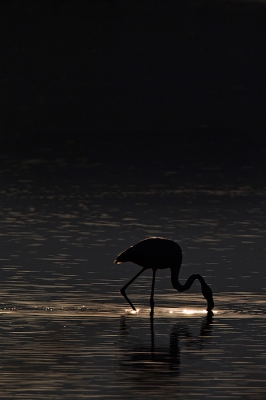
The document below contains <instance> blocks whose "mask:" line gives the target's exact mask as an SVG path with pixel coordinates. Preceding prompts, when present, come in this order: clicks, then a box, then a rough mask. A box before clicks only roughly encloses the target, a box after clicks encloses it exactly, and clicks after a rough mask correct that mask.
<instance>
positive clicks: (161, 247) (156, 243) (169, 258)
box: [114, 237, 182, 269]
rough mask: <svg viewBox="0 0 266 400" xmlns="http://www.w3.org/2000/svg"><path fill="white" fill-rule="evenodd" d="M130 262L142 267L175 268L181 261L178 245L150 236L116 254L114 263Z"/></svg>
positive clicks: (168, 240)
mask: <svg viewBox="0 0 266 400" xmlns="http://www.w3.org/2000/svg"><path fill="white" fill-rule="evenodd" d="M127 261H128V262H132V263H134V264H137V265H139V266H140V267H142V268H146V269H148V268H151V269H165V268H177V267H178V266H179V268H180V266H181V263H182V251H181V248H180V246H179V245H178V244H177V243H176V242H173V241H172V240H170V239H165V238H159V237H152V238H148V239H144V240H141V241H140V242H138V243H136V244H135V245H134V246H131V247H129V248H128V249H127V250H125V251H123V252H122V253H120V254H119V255H118V257H117V258H116V260H115V261H114V262H115V263H116V264H120V263H123V262H127Z"/></svg>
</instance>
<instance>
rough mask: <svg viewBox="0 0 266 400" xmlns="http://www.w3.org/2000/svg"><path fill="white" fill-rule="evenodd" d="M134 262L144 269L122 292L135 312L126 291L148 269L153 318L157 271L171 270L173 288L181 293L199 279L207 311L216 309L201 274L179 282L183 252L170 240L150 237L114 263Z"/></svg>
mask: <svg viewBox="0 0 266 400" xmlns="http://www.w3.org/2000/svg"><path fill="white" fill-rule="evenodd" d="M127 261H129V262H133V263H134V264H137V265H139V266H140V267H142V270H141V271H139V272H138V273H137V275H135V276H134V277H133V278H132V279H131V280H130V281H129V282H128V283H127V284H126V285H125V286H123V287H122V289H121V290H120V292H121V294H122V295H123V296H124V298H125V299H126V301H127V302H128V303H129V304H130V306H131V307H132V309H133V310H135V311H136V308H135V307H134V305H133V303H132V302H131V301H130V300H129V298H128V297H127V295H126V289H127V288H128V286H129V285H131V283H132V282H134V281H135V279H137V277H138V276H140V275H141V274H142V273H143V272H144V271H145V270H146V269H152V273H153V276H152V287H151V297H150V307H151V314H150V315H151V317H152V316H153V312H154V298H153V297H154V285H155V275H156V271H157V269H165V268H170V270H171V281H172V285H173V287H174V288H175V289H176V290H178V291H179V292H184V291H185V290H188V289H189V288H190V287H191V286H192V284H193V282H194V281H195V280H196V279H198V281H199V282H200V284H201V292H202V294H203V297H204V298H205V299H206V300H207V311H208V313H209V314H210V313H211V314H212V311H211V310H212V309H213V307H214V301H213V298H212V290H211V288H210V287H209V286H208V285H207V283H206V282H205V280H204V279H203V277H202V276H201V275H199V274H193V275H191V276H190V277H189V278H188V279H187V281H186V283H185V284H184V285H182V284H181V283H180V282H179V279H178V275H179V271H180V267H181V263H182V250H181V248H180V246H179V245H178V244H177V243H176V242H174V241H173V240H170V239H165V238H161V237H150V238H147V239H144V240H141V241H140V242H138V243H136V244H135V245H134V246H131V247H129V248H128V249H127V250H125V251H123V252H122V253H120V254H119V255H118V256H117V258H116V259H115V261H114V263H116V264H121V263H123V262H127Z"/></svg>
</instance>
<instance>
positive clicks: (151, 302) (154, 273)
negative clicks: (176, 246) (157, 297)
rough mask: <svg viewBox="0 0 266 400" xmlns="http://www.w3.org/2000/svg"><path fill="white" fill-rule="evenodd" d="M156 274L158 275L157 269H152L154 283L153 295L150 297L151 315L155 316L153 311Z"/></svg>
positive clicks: (152, 286)
mask: <svg viewBox="0 0 266 400" xmlns="http://www.w3.org/2000/svg"><path fill="white" fill-rule="evenodd" d="M155 275H156V269H153V270H152V285H151V297H150V306H151V314H150V315H151V317H153V311H154V286H155Z"/></svg>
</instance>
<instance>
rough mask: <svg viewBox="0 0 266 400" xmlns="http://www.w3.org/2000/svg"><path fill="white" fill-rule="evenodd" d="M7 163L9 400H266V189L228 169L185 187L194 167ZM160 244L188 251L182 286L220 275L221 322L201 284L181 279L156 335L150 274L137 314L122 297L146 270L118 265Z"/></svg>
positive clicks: (137, 296) (137, 294) (3, 309)
mask: <svg viewBox="0 0 266 400" xmlns="http://www.w3.org/2000/svg"><path fill="white" fill-rule="evenodd" d="M1 163H2V170H1V171H2V172H1V182H2V184H1V208H0V213H1V224H0V235H1V284H0V285H1V286H0V289H1V306H0V313H1V324H0V335H1V340H0V354H1V357H0V371H1V373H0V391H1V396H2V398H5V399H13V398H18V399H24V398H25V399H26V398H27V399H28V398H51V399H67V398H71V399H72V398H75V399H81V398H105V399H106V398H108V399H111V398H116V399H125V398H128V399H137V398H138V399H139V398H142V397H144V396H145V397H146V398H150V399H163V398H166V397H167V398H169V399H174V398H182V399H195V398H197V399H199V398H202V399H205V398H212V399H222V398H229V399H245V398H247V399H264V398H265V393H266V383H265V382H266V361H265V360H266V357H265V339H266V319H265V311H266V304H265V290H266V283H265V272H264V263H265V250H266V247H265V240H264V237H265V226H266V225H265V222H266V221H265V202H266V187H264V186H263V185H260V186H258V185H257V188H256V187H255V186H254V185H253V186H252V185H250V184H249V183H248V181H247V180H246V182H247V183H246V184H243V179H242V178H243V174H242V175H239V178H238V180H237V179H235V180H234V184H233V183H232V176H231V177H228V176H227V173H226V171H225V170H224V168H223V165H222V164H221V165H220V167H219V168H218V169H216V170H215V169H211V168H210V167H209V166H208V168H206V166H204V165H203V164H201V165H194V166H191V168H192V169H193V171H191V176H190V179H188V176H187V177H186V179H185V178H183V180H182V179H181V174H180V170H182V166H180V167H179V168H178V169H176V170H174V169H167V168H161V169H160V168H159V167H157V170H154V171H155V172H156V174H155V176H154V175H152V174H150V175H149V176H150V178H149V179H147V177H146V176H145V173H144V172H142V171H141V170H138V169H136V168H135V169H134V167H133V166H132V168H131V167H128V166H125V165H123V163H121V164H118V165H117V166H116V167H114V168H113V169H110V168H109V167H108V165H106V164H105V163H104V162H103V163H102V164H100V163H98V164H93V163H90V162H89V161H88V160H87V159H86V158H77V159H76V160H75V162H74V161H73V160H72V162H71V163H70V162H69V160H68V159H66V158H56V157H55V158H50V159H49V162H48V161H47V158H45V157H43V158H38V157H37V158H24V159H23V158H22V159H20V160H18V159H11V158H5V157H3V158H2V159H1ZM244 167H245V168H246V169H245V170H247V171H249V174H250V173H251V172H252V168H251V167H250V166H249V165H248V164H247V165H246V166H244ZM123 168H124V170H123V174H121V170H122V169H123ZM81 171H82V174H81ZM250 171H251V172H250ZM183 175H184V174H182V176H183ZM214 176H215V184H213V182H212V179H213V177H214ZM179 177H180V179H179ZM192 177H194V178H192ZM202 177H204V179H203V178H202ZM241 177H242V178H241ZM151 235H160V236H166V237H170V238H172V239H174V240H176V241H178V243H179V244H180V245H181V247H182V249H183V252H184V262H183V267H182V269H181V279H182V280H183V279H185V278H186V277H188V276H189V275H190V274H191V273H194V272H197V273H200V274H202V275H203V276H204V277H205V278H206V280H207V282H208V283H209V284H210V285H211V287H212V289H213V292H214V300H215V309H214V316H213V318H212V320H207V318H206V311H205V308H206V304H205V300H204V299H203V298H202V295H201V294H200V288H199V286H198V285H197V284H195V285H194V286H193V287H192V288H191V290H190V291H189V292H185V293H178V292H176V291H175V290H174V289H173V288H172V286H171V282H170V279H169V271H168V270H164V271H159V272H158V277H157V280H156V289H155V302H156V308H155V318H154V323H153V325H151V322H150V318H149V293H150V285H151V273H149V272H147V273H146V274H143V275H142V276H141V277H139V279H138V280H137V281H136V282H135V283H134V284H133V285H132V287H130V288H129V289H128V295H129V297H130V299H131V300H132V301H133V303H134V304H135V305H136V307H137V308H138V309H139V311H138V313H137V314H132V313H130V310H129V308H128V306H127V304H126V303H125V301H124V299H123V298H122V297H121V295H120V293H119V289H120V288H121V287H122V286H123V285H124V283H125V282H127V280H129V279H130V278H131V277H132V276H133V275H134V274H135V273H136V272H137V271H138V267H137V266H134V265H130V264H125V265H115V264H113V260H114V258H115V257H116V256H117V254H118V253H119V252H120V251H122V250H123V249H125V248H127V247H128V246H130V245H131V244H133V243H135V242H136V241H138V240H140V239H143V238H144V237H147V236H151Z"/></svg>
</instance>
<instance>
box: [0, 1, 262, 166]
mask: <svg viewBox="0 0 266 400" xmlns="http://www.w3.org/2000/svg"><path fill="white" fill-rule="evenodd" d="M0 8H1V9H0V26H1V31H2V32H1V82H0V83H1V97H2V106H1V109H0V120H1V142H0V144H1V154H2V155H6V154H7V155H8V154H10V155H12V156H15V157H27V156H40V155H43V154H44V153H43V149H45V148H47V147H49V148H50V149H51V148H52V149H53V151H54V154H63V155H65V154H67V155H68V156H71V155H72V156H73V157H75V156H76V155H83V156H86V157H88V158H90V159H91V160H92V161H93V160H97V159H98V160H107V161H108V162H109V163H116V161H117V160H118V159H120V160H122V161H123V162H127V161H128V160H131V162H136V163H137V162H139V161H140V162H142V163H144V164H145V163H146V164H147V165H148V164H149V163H150V161H151V160H153V162H154V163H156V160H157V159H158V160H164V161H165V162H167V163H169V165H170V166H173V167H175V165H176V163H178V160H179V159H182V160H187V162H188V163H189V162H190V161H192V160H195V159H196V160H197V161H199V160H204V162H205V163H208V162H210V164H212V165H213V163H214V164H215V162H216V161H217V160H220V161H221V160H224V161H225V162H228V165H229V170H230V168H234V165H235V163H236V162H237V163H245V162H247V161H248V162H249V163H255V164H256V165H258V166H259V168H260V169H261V168H263V167H264V157H265V150H264V148H265V141H266V138H265V128H266V116H265V109H266V94H265V89H266V78H265V76H266V68H265V65H266V63H265V62H266V57H265V52H266V5H265V3H264V2H255V1H254V2H249V1H215V0H213V1H200V0H196V1H193V0H185V1H183V0H180V1H176V0H164V1H159V0H152V1H151V0H142V1H135V0H95V1H94V0H91V1H87V0H86V1H83V0H75V1H73V0H52V1H48V0H47V1H27V0H25V1H19V0H8V1H3V2H2V3H1V6H0Z"/></svg>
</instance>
